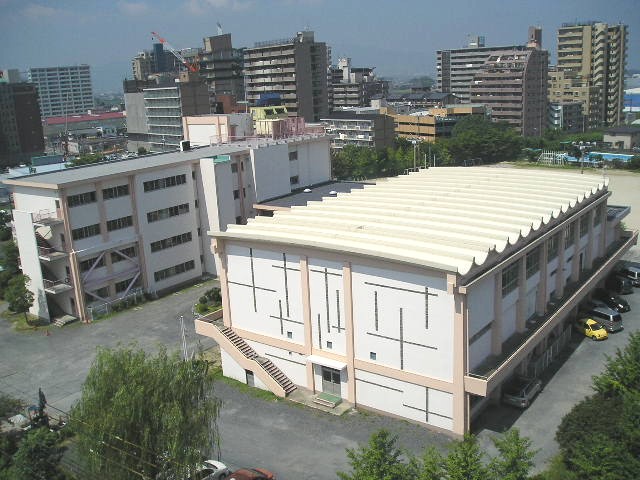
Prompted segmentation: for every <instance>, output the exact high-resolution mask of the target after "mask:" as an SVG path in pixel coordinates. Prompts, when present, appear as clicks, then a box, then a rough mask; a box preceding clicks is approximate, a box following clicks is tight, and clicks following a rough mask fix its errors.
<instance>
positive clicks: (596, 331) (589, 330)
mask: <svg viewBox="0 0 640 480" xmlns="http://www.w3.org/2000/svg"><path fill="white" fill-rule="evenodd" d="M575 327H576V330H578V331H579V332H580V333H582V334H583V335H585V336H587V337H589V338H590V339H591V340H606V339H607V338H609V334H608V333H607V330H606V329H605V328H604V327H603V326H602V325H600V324H599V323H598V322H596V321H595V320H594V319H592V318H579V319H578V320H576V323H575Z"/></svg>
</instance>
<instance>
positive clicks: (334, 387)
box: [322, 367, 341, 397]
mask: <svg viewBox="0 0 640 480" xmlns="http://www.w3.org/2000/svg"><path fill="white" fill-rule="evenodd" d="M322 392H323V393H329V394H331V395H335V396H336V397H340V396H341V395H340V371H339V370H334V369H333V368H328V367H322Z"/></svg>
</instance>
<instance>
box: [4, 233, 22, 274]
mask: <svg viewBox="0 0 640 480" xmlns="http://www.w3.org/2000/svg"><path fill="white" fill-rule="evenodd" d="M19 258H20V251H19V250H18V246H17V245H16V243H15V242H13V241H11V242H7V243H5V244H4V245H2V251H1V252H0V266H2V268H4V271H5V272H10V273H11V274H12V275H13V274H15V273H18V271H19V270H20V269H19V268H18V260H19Z"/></svg>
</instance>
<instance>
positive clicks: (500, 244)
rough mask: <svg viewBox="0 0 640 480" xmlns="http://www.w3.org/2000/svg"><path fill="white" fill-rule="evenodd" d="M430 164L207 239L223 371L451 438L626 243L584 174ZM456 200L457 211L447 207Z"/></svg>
mask: <svg viewBox="0 0 640 480" xmlns="http://www.w3.org/2000/svg"><path fill="white" fill-rule="evenodd" d="M501 170H503V171H500V172H498V171H496V169H494V168H486V167H478V168H464V169H462V168H431V169H428V170H420V171H419V172H416V173H412V174H410V175H406V176H401V177H397V178H393V179H389V180H388V181H387V182H383V183H380V184H377V185H375V186H365V188H364V189H362V190H354V191H352V192H351V193H349V194H338V195H337V196H334V197H332V198H325V199H324V200H323V201H322V202H313V203H310V204H308V205H307V206H306V207H298V208H293V209H291V210H289V211H278V212H275V214H274V216H273V217H272V218H266V217H256V218H255V219H253V220H251V221H249V222H248V224H247V225H243V226H230V227H229V228H228V229H227V230H226V231H225V232H219V233H215V234H213V237H214V238H213V248H214V249H215V251H216V252H217V256H216V261H218V262H219V263H218V264H219V276H220V281H221V286H222V294H223V306H224V316H223V320H222V323H220V322H219V321H215V320H214V319H213V318H207V317H203V318H200V319H197V320H196V321H195V324H196V331H197V332H198V333H200V334H203V335H206V336H209V337H212V338H214V339H215V340H216V342H217V343H218V344H219V345H220V347H221V354H222V366H223V371H224V374H225V375H227V376H230V377H233V378H235V379H237V380H239V381H241V382H243V383H252V384H253V385H255V386H257V387H260V388H266V389H270V390H271V391H273V392H274V393H276V394H277V395H280V396H286V395H287V394H288V393H290V392H291V391H293V390H295V389H296V388H304V389H308V390H310V391H312V392H316V393H323V398H325V399H326V398H327V396H329V398H331V397H337V398H339V399H340V398H341V399H344V400H347V401H348V402H351V403H353V404H355V405H357V406H359V407H361V408H365V409H367V408H368V409H372V410H374V411H378V412H382V413H386V414H391V415H394V416H398V417H401V418H406V419H408V420H411V421H413V422H417V423H421V424H423V425H426V426H429V427H432V428H436V429H440V430H443V431H446V432H450V433H453V434H458V435H462V434H463V433H466V432H468V431H469V430H470V427H471V421H472V418H474V416H476V415H478V414H479V413H480V412H481V411H482V409H483V407H484V406H485V405H486V404H487V402H488V401H489V399H491V398H499V397H500V389H501V385H502V384H503V382H504V381H505V380H506V379H508V378H509V377H510V376H511V375H512V374H514V373H516V372H517V373H521V374H528V375H533V376H538V375H540V374H541V372H542V371H544V369H545V368H546V366H547V365H548V364H549V363H550V361H551V360H552V359H553V358H554V356H555V355H557V354H558V351H559V350H560V349H561V347H562V345H564V344H565V343H566V342H567V339H568V337H569V336H570V332H571V328H572V326H571V325H572V323H573V318H574V316H575V311H576V307H577V305H578V303H579V302H580V301H581V300H582V299H584V298H585V297H587V296H588V295H589V292H590V291H591V290H592V289H593V288H594V287H596V285H597V284H599V283H600V282H601V281H603V280H604V278H605V276H606V275H607V274H608V272H609V271H611V269H612V268H613V267H614V265H615V264H616V262H617V260H618V259H619V258H620V257H621V256H622V255H623V254H624V253H625V252H626V251H627V250H628V249H629V248H631V246H632V245H633V244H635V243H636V241H637V236H638V233H637V232H626V231H624V230H623V229H622V227H621V225H620V220H621V218H623V217H624V215H625V214H627V213H628V211H629V209H628V208H616V209H608V208H607V200H608V197H609V195H610V193H609V192H608V190H607V180H605V179H603V178H602V177H601V176H596V175H580V174H574V173H558V172H554V173H551V172H547V171H545V172H541V171H536V172H534V171H531V170H528V171H516V170H513V169H501ZM452 189H455V200H451V199H450V198H451V197H450V196H451V194H452Z"/></svg>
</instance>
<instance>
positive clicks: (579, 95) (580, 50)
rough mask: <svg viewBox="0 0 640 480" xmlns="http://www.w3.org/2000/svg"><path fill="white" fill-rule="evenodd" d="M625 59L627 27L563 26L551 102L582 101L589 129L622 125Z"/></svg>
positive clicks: (600, 23)
mask: <svg viewBox="0 0 640 480" xmlns="http://www.w3.org/2000/svg"><path fill="white" fill-rule="evenodd" d="M626 60H627V26H626V25H621V24H620V25H608V24H606V23H602V22H578V23H564V24H562V27H560V28H559V29H558V65H557V68H556V69H555V70H554V71H553V73H552V74H551V75H550V77H549V100H550V101H551V102H568V101H576V100H578V101H580V102H581V103H582V109H583V115H584V117H585V124H586V126H587V128H598V127H601V126H610V125H616V124H619V123H621V122H622V121H623V120H624V118H623V114H622V110H623V107H624V70H625V66H626Z"/></svg>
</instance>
